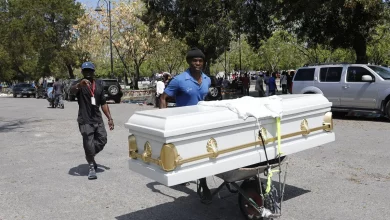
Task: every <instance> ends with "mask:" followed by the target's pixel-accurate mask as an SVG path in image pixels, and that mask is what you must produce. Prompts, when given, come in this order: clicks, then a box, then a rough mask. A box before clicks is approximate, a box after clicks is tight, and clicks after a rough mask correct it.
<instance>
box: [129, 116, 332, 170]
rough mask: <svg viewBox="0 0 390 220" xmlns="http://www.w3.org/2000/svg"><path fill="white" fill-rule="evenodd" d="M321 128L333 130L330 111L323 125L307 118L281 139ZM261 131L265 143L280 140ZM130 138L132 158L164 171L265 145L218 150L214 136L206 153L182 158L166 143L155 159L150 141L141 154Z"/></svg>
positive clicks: (133, 138) (131, 136)
mask: <svg viewBox="0 0 390 220" xmlns="http://www.w3.org/2000/svg"><path fill="white" fill-rule="evenodd" d="M321 130H323V131H327V132H330V131H332V130H333V119H332V113H331V112H328V113H326V114H325V116H324V121H323V124H322V126H319V127H316V128H309V123H308V121H307V120H306V119H304V120H302V122H301V126H300V131H298V132H294V133H290V134H285V135H282V136H281V139H287V138H291V137H296V136H299V135H303V136H307V135H309V134H310V133H312V132H315V131H321ZM260 132H261V134H262V136H263V138H264V139H265V140H264V142H265V143H264V144H265V145H267V144H269V143H272V142H275V141H277V140H278V138H277V137H271V138H267V130H266V129H265V128H262V129H261V130H260ZM128 140H129V156H130V157H131V158H133V159H137V158H139V159H142V160H143V161H144V162H145V163H154V164H156V165H158V166H160V167H161V168H162V169H163V170H164V171H172V170H174V169H176V167H177V166H180V165H182V164H185V163H190V162H194V161H197V160H202V159H206V158H210V159H215V158H217V157H218V156H219V155H221V154H226V153H230V152H234V151H237V150H242V149H245V148H249V147H253V146H256V145H261V146H263V143H262V142H261V140H259V141H255V142H251V143H247V144H242V145H238V146H235V147H231V148H227V149H223V150H218V145H217V141H216V140H215V139H214V138H210V139H209V140H208V141H207V145H206V149H207V152H208V153H206V154H203V155H199V156H196V157H190V158H186V159H182V158H181V157H180V155H179V154H178V152H177V149H176V147H175V145H173V144H164V145H163V146H162V148H161V152H160V157H159V158H157V159H154V158H152V147H151V146H150V143H149V142H148V141H147V142H146V143H145V145H144V152H143V153H142V154H139V153H138V148H137V142H136V138H135V136H134V135H130V136H129V138H128Z"/></svg>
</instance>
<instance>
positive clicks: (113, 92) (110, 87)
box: [100, 79, 123, 103]
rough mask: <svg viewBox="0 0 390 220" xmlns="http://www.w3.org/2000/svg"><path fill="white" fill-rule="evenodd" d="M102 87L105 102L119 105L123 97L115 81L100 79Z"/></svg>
mask: <svg viewBox="0 0 390 220" xmlns="http://www.w3.org/2000/svg"><path fill="white" fill-rule="evenodd" d="M100 81H101V82H102V84H103V87H104V95H105V96H106V99H107V100H114V101H115V103H120V102H121V98H122V96H123V92H122V88H121V86H120V85H119V82H118V80H116V79H100Z"/></svg>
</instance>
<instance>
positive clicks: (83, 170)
mask: <svg viewBox="0 0 390 220" xmlns="http://www.w3.org/2000/svg"><path fill="white" fill-rule="evenodd" d="M97 166H98V168H97V170H96V173H102V172H104V171H105V170H110V168H109V167H106V166H104V165H101V164H98V165H97ZM102 168H103V169H102ZM88 172H89V165H88V164H80V165H78V166H77V167H73V168H70V170H69V172H68V174H69V175H72V176H88Z"/></svg>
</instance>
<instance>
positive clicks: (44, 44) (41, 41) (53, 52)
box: [0, 0, 82, 80]
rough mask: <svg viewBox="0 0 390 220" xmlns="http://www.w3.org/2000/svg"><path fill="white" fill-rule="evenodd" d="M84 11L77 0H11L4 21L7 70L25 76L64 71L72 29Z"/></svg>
mask: <svg viewBox="0 0 390 220" xmlns="http://www.w3.org/2000/svg"><path fill="white" fill-rule="evenodd" d="M81 14H82V9H81V7H80V3H76V2H75V1H74V0H35V1H29V0H9V1H8V4H7V7H6V10H5V11H3V12H2V14H1V21H0V22H1V25H2V27H1V30H0V32H1V36H2V37H1V40H0V44H1V45H2V47H3V48H4V50H3V51H2V52H4V53H5V54H7V56H6V57H8V58H9V59H7V60H8V61H9V65H8V67H9V69H8V71H6V72H10V73H13V75H14V77H16V78H18V79H19V80H24V79H37V78H39V77H40V76H44V75H52V74H58V73H59V72H61V71H63V70H64V69H65V65H64V63H65V61H66V59H63V58H68V57H69V56H70V55H69V53H65V51H69V47H68V45H69V44H68V41H69V39H70V35H71V29H72V26H73V25H74V24H75V23H76V22H77V17H79V16H80V15H81ZM65 54H66V57H65V56H62V55H65ZM68 55H69V56H68ZM6 66H7V65H6Z"/></svg>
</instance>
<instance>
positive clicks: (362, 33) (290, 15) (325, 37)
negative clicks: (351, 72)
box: [255, 0, 389, 63]
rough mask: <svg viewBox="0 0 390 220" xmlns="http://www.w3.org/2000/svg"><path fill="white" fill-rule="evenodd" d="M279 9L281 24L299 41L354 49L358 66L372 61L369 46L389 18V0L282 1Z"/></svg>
mask: <svg viewBox="0 0 390 220" xmlns="http://www.w3.org/2000/svg"><path fill="white" fill-rule="evenodd" d="M255 2H256V1H255ZM275 3H276V1H275ZM277 6H278V9H279V11H275V13H273V15H278V16H277V17H278V19H279V20H278V23H279V24H283V27H285V28H286V29H288V30H289V31H291V32H293V33H296V34H297V36H298V38H300V39H305V40H308V41H307V43H308V44H309V45H317V44H323V45H329V46H330V47H331V48H332V49H337V48H346V49H349V48H352V49H353V50H354V51H355V53H356V63H367V62H368V59H367V44H368V43H369V41H370V40H371V37H372V35H373V33H374V31H375V28H376V27H377V26H378V25H380V24H383V23H384V22H386V20H388V18H389V16H388V14H389V13H388V10H389V8H388V1H387V0H386V1H379V0H327V1H322V0H280V1H277Z"/></svg>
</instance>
